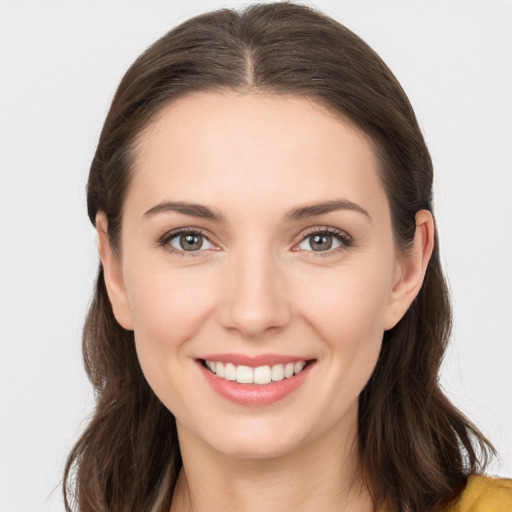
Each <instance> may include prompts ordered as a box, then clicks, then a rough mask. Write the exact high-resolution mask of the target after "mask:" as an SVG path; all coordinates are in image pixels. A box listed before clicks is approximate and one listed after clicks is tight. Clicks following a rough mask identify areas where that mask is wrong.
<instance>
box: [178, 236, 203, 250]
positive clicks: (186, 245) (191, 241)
mask: <svg viewBox="0 0 512 512" xmlns="http://www.w3.org/2000/svg"><path fill="white" fill-rule="evenodd" d="M180 244H181V246H182V247H183V249H184V250H185V251H194V250H197V249H200V248H201V246H202V245H203V242H202V240H201V237H200V236H199V235H191V234H188V235H181V237H180Z"/></svg>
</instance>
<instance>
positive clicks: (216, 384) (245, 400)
mask: <svg viewBox="0 0 512 512" xmlns="http://www.w3.org/2000/svg"><path fill="white" fill-rule="evenodd" d="M198 364H199V366H200V368H201V371H202V372H203V375H204V377H205V378H206V380H207V381H208V383H209V384H210V385H211V387H212V388H213V389H214V390H215V391H216V392H217V393H219V394H220V395H222V396H223V397H224V398H227V399H228V400H230V401H231V402H234V403H235V404H240V405H246V406H256V407H261V406H264V405H270V404H273V403H275V402H278V401H279V400H282V399H283V398H285V397H286V396H288V395H290V394H291V393H293V392H294V391H295V390H296V389H297V388H299V387H300V386H301V384H302V383H303V382H304V381H305V379H306V378H307V376H308V375H309V372H310V371H311V368H312V367H313V366H314V362H310V363H309V364H308V365H307V366H306V367H305V368H304V369H303V370H302V371H301V372H300V373H298V374H297V375H294V376H293V377H290V378H288V379H283V380H279V381H277V382H271V383H270V384H264V385H258V384H239V383H238V382H236V381H233V380H226V379H223V378H221V377H217V375H215V374H214V373H213V372H211V371H210V370H207V369H206V368H205V367H204V366H203V364H202V363H201V362H198Z"/></svg>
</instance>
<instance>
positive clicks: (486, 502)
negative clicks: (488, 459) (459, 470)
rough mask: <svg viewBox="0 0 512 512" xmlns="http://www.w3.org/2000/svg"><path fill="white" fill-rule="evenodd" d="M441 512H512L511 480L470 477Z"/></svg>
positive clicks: (480, 476) (478, 476)
mask: <svg viewBox="0 0 512 512" xmlns="http://www.w3.org/2000/svg"><path fill="white" fill-rule="evenodd" d="M443 512H512V480H509V479H508V478H492V477H488V476H483V475H472V476H470V477H469V479H468V483H467V485H466V487H465V489H464V490H463V491H462V493H461V494H460V495H459V497H458V498H457V499H456V500H455V501H454V502H452V503H450V505H449V506H448V507H446V508H445V509H443Z"/></svg>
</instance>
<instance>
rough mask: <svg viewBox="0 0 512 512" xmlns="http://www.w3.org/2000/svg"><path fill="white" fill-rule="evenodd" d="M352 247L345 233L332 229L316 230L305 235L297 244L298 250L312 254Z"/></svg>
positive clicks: (350, 240)
mask: <svg viewBox="0 0 512 512" xmlns="http://www.w3.org/2000/svg"><path fill="white" fill-rule="evenodd" d="M350 245H352V239H351V238H350V236H349V235H347V234H346V233H344V232H342V231H339V230H337V229H333V228H322V229H317V230H315V231H313V232H311V233H309V234H308V235H306V236H305V237H304V238H303V239H302V241H301V242H300V243H299V244H298V246H297V247H298V249H299V250H302V251H310V252H311V251H312V252H329V253H331V252H336V251H337V250H340V249H344V248H347V247H349V246H350Z"/></svg>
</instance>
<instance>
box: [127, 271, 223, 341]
mask: <svg viewBox="0 0 512 512" xmlns="http://www.w3.org/2000/svg"><path fill="white" fill-rule="evenodd" d="M213 290H214V286H213V284H212V283H211V276H210V277H209V278H208V277H207V276H206V275H204V273H202V272H200V271H197V272H194V271H192V272H176V271H172V270H169V269H165V268H162V269H158V268H156V269H153V270H152V271H151V272H148V273H146V274H145V275H144V274H139V275H135V276H133V278H132V279H130V283H129V289H128V295H129V297H130V306H131V308H132V314H133V317H134V331H135V333H136V334H139V335H140V337H141V339H142V338H144V339H147V342H152V343H163V344H164V345H169V346H178V345H180V344H181V343H183V342H184V341H186V340H187V339H188V338H190V337H191V336H192V335H193V334H194V331H195V330H197V329H198V327H199V326H200V325H201V324H202V320H203V318H204V317H205V315H207V313H208V311H209V309H210V307H211V305H212V304H213V301H214V296H213V295H214V294H213Z"/></svg>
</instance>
